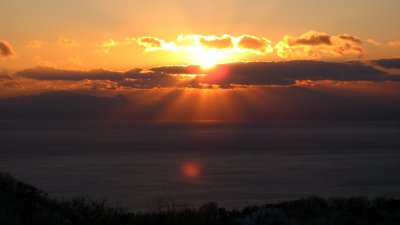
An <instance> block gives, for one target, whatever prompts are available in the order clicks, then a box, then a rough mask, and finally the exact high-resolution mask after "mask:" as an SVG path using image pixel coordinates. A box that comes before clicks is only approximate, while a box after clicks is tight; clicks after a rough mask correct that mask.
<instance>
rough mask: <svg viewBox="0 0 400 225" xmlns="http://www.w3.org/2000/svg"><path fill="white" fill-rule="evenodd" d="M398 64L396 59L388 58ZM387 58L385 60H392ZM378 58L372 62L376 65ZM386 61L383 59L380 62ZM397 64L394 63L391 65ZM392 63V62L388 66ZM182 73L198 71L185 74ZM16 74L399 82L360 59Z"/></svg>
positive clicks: (129, 80) (130, 79)
mask: <svg viewBox="0 0 400 225" xmlns="http://www.w3.org/2000/svg"><path fill="white" fill-rule="evenodd" d="M392 61H393V62H397V63H398V61H399V60H398V59H392ZM392 61H388V62H392ZM379 62H380V61H377V62H376V63H377V64H379ZM383 62H386V61H383ZM395 65H397V64H395ZM391 66H392V65H391ZM186 74H202V75H201V76H195V77H185V76H184V75H186ZM16 76H17V77H20V78H21V77H23V78H30V79H35V80H40V81H44V80H45V81H52V80H62V81H83V80H89V81H96V80H99V81H112V82H115V83H116V84H118V85H119V86H122V87H127V88H155V87H201V85H203V84H215V85H221V86H225V87H227V86H229V85H283V86H285V85H293V84H296V82H297V81H326V80H330V81H349V82H351V81H372V82H379V81H400V76H399V75H390V74H388V73H387V72H385V71H382V70H379V69H377V68H375V67H373V66H371V65H368V64H367V63H364V62H362V61H351V62H323V61H286V62H248V63H230V64H222V65H218V66H217V67H216V68H214V69H212V70H209V71H203V70H202V69H201V68H200V67H198V66H194V65H190V66H165V67H157V68H152V69H149V70H141V69H134V70H131V71H127V72H113V71H106V70H92V71H70V70H58V69H51V68H33V69H27V70H22V71H19V72H17V74H16Z"/></svg>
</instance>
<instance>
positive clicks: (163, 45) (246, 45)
mask: <svg viewBox="0 0 400 225" xmlns="http://www.w3.org/2000/svg"><path fill="white" fill-rule="evenodd" d="M137 42H138V44H139V45H140V46H142V47H144V48H145V52H153V51H183V52H192V51H199V50H204V51H207V50H219V51H224V52H229V53H234V52H238V53H243V52H252V53H257V54H268V53H271V52H272V51H273V48H272V45H271V41H270V40H268V39H266V38H264V37H255V36H251V35H242V36H238V37H234V36H231V35H228V34H224V35H222V36H215V35H209V36H206V35H199V34H190V35H179V36H178V37H177V39H176V41H172V42H167V41H165V40H162V39H159V38H157V37H139V38H138V41H137Z"/></svg>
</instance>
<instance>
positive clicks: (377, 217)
mask: <svg viewBox="0 0 400 225" xmlns="http://www.w3.org/2000/svg"><path fill="white" fill-rule="evenodd" d="M0 224H1V225H14V224H24V225H31V224H32V225H33V224H35V225H36V224H40V225H50V224H51V225H53V224H54V225H67V224H68V225H70V224H73V225H81V224H82V225H100V224H101V225H108V224H109V225H113V224H118V225H124V224H126V225H128V224H132V225H133V224H140V225H146V224H147V225H160V224H162V225H224V224H227V225H250V224H252V225H253V224H254V225H258V224H259V225H263V224H265V225H276V224H281V225H286V224H287V225H289V224H290V225H303V224H318V225H328V224H329V225H397V224H400V199H383V198H378V199H375V200H369V199H367V198H364V197H354V198H330V199H322V198H318V197H310V198H305V199H300V200H295V201H288V202H282V203H277V204H267V205H264V206H250V207H246V208H244V209H243V210H240V211H239V210H227V209H225V208H221V207H218V205H217V204H216V203H207V204H205V205H203V206H201V207H199V208H195V207H188V206H187V205H186V206H179V205H176V204H169V203H168V202H164V201H157V202H155V205H154V211H151V212H147V213H132V212H128V211H127V210H123V209H120V208H114V207H110V206H107V204H105V202H104V201H100V202H97V201H90V200H87V199H83V198H77V199H73V200H64V201H60V200H55V199H52V198H49V197H48V196H47V194H45V193H44V192H42V191H40V190H38V189H36V188H35V187H32V186H30V185H28V184H25V183H22V182H20V181H17V180H15V179H14V178H13V177H11V176H10V175H9V174H7V173H0Z"/></svg>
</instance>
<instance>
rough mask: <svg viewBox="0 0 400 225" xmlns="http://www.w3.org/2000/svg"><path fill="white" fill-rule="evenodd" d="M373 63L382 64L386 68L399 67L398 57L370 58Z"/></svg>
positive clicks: (399, 60)
mask: <svg viewBox="0 0 400 225" xmlns="http://www.w3.org/2000/svg"><path fill="white" fill-rule="evenodd" d="M371 61H372V62H373V63H375V64H377V65H379V66H382V67H384V68H386V69H400V58H399V59H377V60H371Z"/></svg>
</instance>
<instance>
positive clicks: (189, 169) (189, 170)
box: [182, 161, 201, 177]
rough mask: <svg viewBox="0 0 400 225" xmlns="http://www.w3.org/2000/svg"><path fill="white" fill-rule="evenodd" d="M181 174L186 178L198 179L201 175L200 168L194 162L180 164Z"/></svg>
mask: <svg viewBox="0 0 400 225" xmlns="http://www.w3.org/2000/svg"><path fill="white" fill-rule="evenodd" d="M182 173H183V174H184V175H185V176H186V177H198V176H199V175H200V173H201V166H200V164H198V163H196V162H192V161H190V162H184V163H182Z"/></svg>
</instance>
